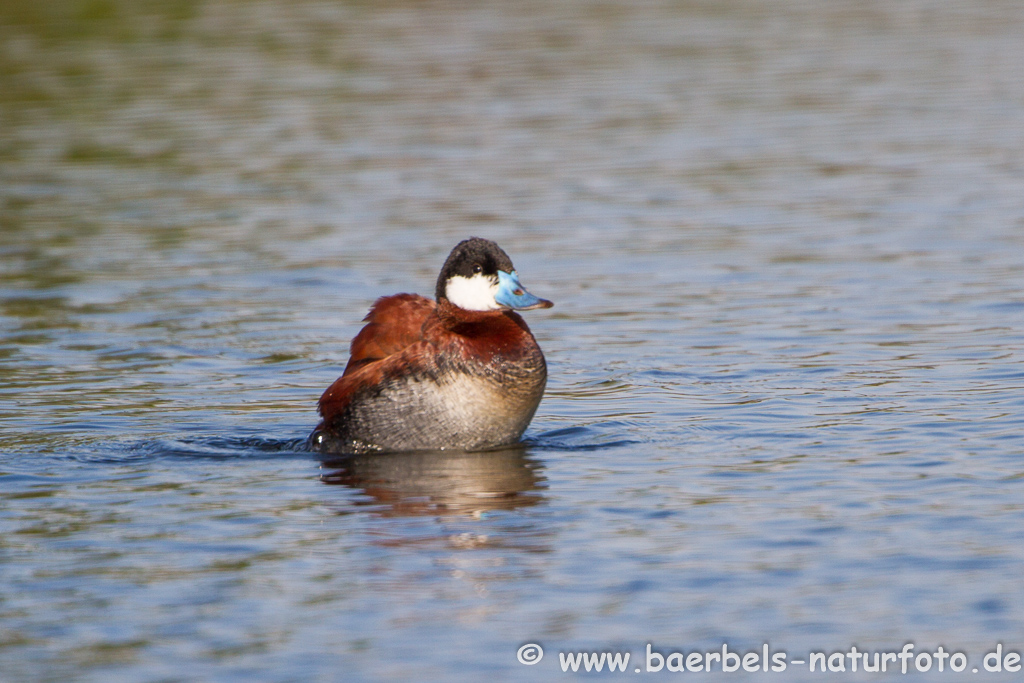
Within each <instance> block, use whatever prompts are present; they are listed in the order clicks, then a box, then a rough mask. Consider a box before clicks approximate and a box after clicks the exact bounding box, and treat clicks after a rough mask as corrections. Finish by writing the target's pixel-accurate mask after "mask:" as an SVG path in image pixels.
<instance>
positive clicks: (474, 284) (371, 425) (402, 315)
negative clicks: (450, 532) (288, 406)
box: [309, 237, 554, 454]
mask: <svg viewBox="0 0 1024 683" xmlns="http://www.w3.org/2000/svg"><path fill="white" fill-rule="evenodd" d="M553 305H554V304H553V303H552V302H551V301H548V300H547V299H541V298H539V297H537V296H534V295H533V294H531V293H530V292H528V291H527V290H526V288H525V287H523V285H522V284H521V283H520V281H519V275H518V274H517V272H516V269H515V266H513V265H512V259H510V258H509V256H508V254H506V253H505V251H504V250H503V249H502V248H501V247H499V246H498V245H497V244H496V243H495V242H493V241H491V240H487V239H483V238H480V237H472V238H470V239H467V240H463V241H462V242H459V243H458V244H457V245H455V247H454V248H453V249H452V251H451V253H450V254H449V255H448V258H447V259H446V260H445V262H444V265H443V266H442V268H441V272H440V274H439V275H438V277H437V283H436V285H435V288H434V299H429V298H427V297H424V296H420V295H418V294H394V295H391V296H385V297H381V298H379V299H377V300H376V302H374V304H373V306H372V307H371V308H370V312H369V313H368V314H367V315H366V317H365V318H364V319H363V322H365V323H366V325H365V326H364V327H363V328H362V330H360V332H359V333H358V334H357V335H356V336H355V338H354V339H353V340H352V343H351V346H350V349H349V352H350V353H349V360H348V364H347V365H346V366H345V370H344V372H343V373H342V375H341V377H339V378H338V379H337V380H335V382H334V383H333V384H331V386H330V387H328V388H327V390H326V391H325V392H324V393H323V395H322V396H321V397H320V401H319V403H318V405H317V407H318V412H319V414H320V416H321V418H322V419H321V421H320V424H319V425H318V426H317V427H316V429H314V430H313V432H312V434H311V435H310V437H309V443H310V446H311V448H312V449H313V450H314V451H317V452H329V453H351V454H362V453H372V452H402V451H421V450H460V451H480V450H488V449H492V448H498V447H503V446H509V445H512V444H515V443H518V442H519V440H520V438H521V437H522V435H523V433H524V432H525V431H526V428H527V426H528V425H529V424H530V421H531V420H532V419H533V416H534V413H536V411H537V407H538V406H539V405H540V401H541V398H542V397H543V395H544V388H545V385H546V384H547V363H546V361H545V359H544V354H543V353H542V352H541V349H540V346H539V345H538V344H537V340H536V339H535V338H534V336H533V333H532V332H530V328H529V327H528V326H527V324H526V321H525V320H523V318H522V316H520V315H519V314H518V313H516V311H526V310H532V309H541V308H551V307H552V306H553Z"/></svg>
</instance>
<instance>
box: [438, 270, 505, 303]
mask: <svg viewBox="0 0 1024 683" xmlns="http://www.w3.org/2000/svg"><path fill="white" fill-rule="evenodd" d="M444 293H445V296H447V297H448V301H451V302H452V303H453V304H455V305H456V306H458V307H459V308H464V309H466V310H467V311H496V310H498V309H500V308H501V304H499V303H498V302H497V301H495V300H494V297H495V296H496V295H497V294H498V278H497V277H491V276H487V275H484V274H482V273H479V274H477V275H474V276H473V277H462V276H461V275H455V276H453V277H450V278H448V282H447V283H446V284H445V287H444Z"/></svg>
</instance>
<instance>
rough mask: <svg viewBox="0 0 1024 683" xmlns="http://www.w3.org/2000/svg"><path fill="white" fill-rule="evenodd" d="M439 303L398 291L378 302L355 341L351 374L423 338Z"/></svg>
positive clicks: (368, 314)
mask: <svg viewBox="0 0 1024 683" xmlns="http://www.w3.org/2000/svg"><path fill="white" fill-rule="evenodd" d="M436 306H437V304H435V303H434V301H433V300H432V299H428V298H426V297H423V296H420V295H419V294H395V295H393V296H384V297H381V298H379V299H377V301H375V302H374V304H373V306H372V307H371V308H370V312H369V313H367V314H366V317H365V318H363V322H365V323H366V325H365V326H364V327H363V329H362V330H360V331H359V334H357V335H356V336H355V339H353V340H352V346H351V348H350V350H349V351H350V354H351V355H350V357H349V359H348V365H346V366H345V372H344V374H343V375H342V377H344V376H345V375H347V374H348V373H350V372H352V371H354V370H356V369H358V368H360V367H362V366H364V365H366V364H368V363H372V362H374V361H379V360H383V359H384V358H387V357H388V356H393V355H395V354H396V353H401V352H402V351H403V350H404V349H405V348H407V347H409V346H412V345H413V344H415V343H416V342H418V341H420V339H422V338H423V336H422V329H423V323H424V321H426V319H427V316H429V315H430V313H431V312H432V311H433V310H434V308H435V307H436Z"/></svg>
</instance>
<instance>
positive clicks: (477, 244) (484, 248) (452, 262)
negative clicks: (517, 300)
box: [434, 237, 515, 301]
mask: <svg viewBox="0 0 1024 683" xmlns="http://www.w3.org/2000/svg"><path fill="white" fill-rule="evenodd" d="M499 270H503V271H505V272H506V273H511V272H512V271H513V270H515V266H513V265H512V259H510V258H509V257H508V254H506V253H505V251H504V250H503V249H502V248H501V247H499V246H498V245H497V244H495V243H494V242H492V241H491V240H485V239H483V238H480V237H470V238H469V239H468V240H463V241H461V242H459V243H458V244H456V245H455V248H454V249H452V253H450V254H448V260H446V261H445V262H444V267H443V268H441V274H440V275H438V276H437V287H436V288H435V289H434V298H435V299H437V300H438V301H440V300H441V299H444V298H447V297H446V296H445V286H446V285H447V283H448V280H449V279H450V278H452V277H454V276H456V275H461V276H462V277H466V278H470V277H473V276H474V275H477V274H480V273H482V274H484V275H490V276H493V277H494V278H495V282H497V277H498V271H499Z"/></svg>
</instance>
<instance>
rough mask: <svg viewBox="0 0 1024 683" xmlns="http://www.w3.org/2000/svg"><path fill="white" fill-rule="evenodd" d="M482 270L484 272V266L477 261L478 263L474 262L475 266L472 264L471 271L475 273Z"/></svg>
mask: <svg viewBox="0 0 1024 683" xmlns="http://www.w3.org/2000/svg"><path fill="white" fill-rule="evenodd" d="M482 272H484V267H483V266H481V265H480V264H479V263H478V264H476V265H475V266H473V273H474V274H476V273H482Z"/></svg>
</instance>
